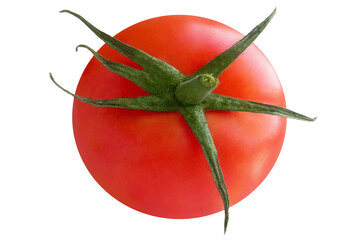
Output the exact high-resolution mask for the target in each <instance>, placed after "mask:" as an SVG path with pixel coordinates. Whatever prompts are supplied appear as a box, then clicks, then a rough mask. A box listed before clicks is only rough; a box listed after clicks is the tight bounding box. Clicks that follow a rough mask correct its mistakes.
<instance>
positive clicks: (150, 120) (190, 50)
mask: <svg viewBox="0 0 360 240" xmlns="http://www.w3.org/2000/svg"><path fill="white" fill-rule="evenodd" d="M61 12H64V13H69V14H71V15H73V16H75V17H76V18H78V19H79V20H80V21H82V22H83V23H84V24H85V25H86V26H87V27H88V28H89V29H90V30H91V31H92V32H93V33H95V34H96V35H97V36H98V37H99V38H100V39H102V40H103V41H104V42H105V45H104V46H103V47H101V48H100V49H99V50H98V51H95V50H93V49H91V48H90V47H89V46H86V45H79V46H78V47H77V49H78V48H84V49H87V50H89V51H90V52H91V53H92V54H93V58H92V59H91V60H90V62H89V64H88V65H87V67H86V69H85V70H84V72H83V74H82V76H81V79H80V81H79V83H78V87H77V90H76V93H75V94H73V93H71V92H69V91H68V90H66V89H64V88H63V87H61V86H60V85H59V84H58V83H57V82H55V80H54V78H53V76H52V75H51V74H50V78H51V80H52V81H53V82H54V83H55V84H56V85H57V86H58V87H59V88H61V89H62V90H64V91H65V92H66V93H68V94H70V95H72V96H73V97H74V98H75V99H74V104H73V130H74V135H75V140H76V144H77V147H78V150H79V153H80V155H81V158H82V160H83V162H84V164H85V166H86V167H87V169H88V170H89V172H90V173H91V175H92V176H93V177H94V179H95V180H96V181H97V182H98V184H100V185H101V187H102V188H103V189H104V190H105V191H107V192H108V193H109V194H110V195H111V196H113V197H114V198H115V199H117V200H118V201H120V202H121V203H123V204H125V205H127V206H129V207H131V208H133V209H136V210H138V211H141V212H143V213H146V214H150V215H154V216H158V217H164V218H179V219H181V218H195V217H201V216H206V215H209V214H213V213H216V212H219V211H222V210H224V212H225V220H224V231H226V227H227V223H228V219H229V207H230V206H232V205H234V204H236V203H238V202H239V201H241V200H242V199H243V198H245V197H246V196H247V195H249V194H250V193H251V192H252V191H253V190H254V189H255V188H257V187H258V186H259V184H260V183H261V182H262V181H263V180H264V179H265V177H266V176H267V175H268V173H269V172H270V170H271V169H272V167H273V165H274V164H275V162H276V160H277V158H278V155H279V153H280V150H281V147H282V144H283V140H284V136H285V129H286V118H293V119H299V120H305V121H314V120H315V118H309V117H307V116H304V115H302V114H299V113H296V112H294V111H291V110H288V109H286V104H285V97H284V93H283V90H282V87H281V84H280V81H279V79H278V76H277V74H276V72H275V70H274V68H273V67H272V65H271V63H270V62H269V60H268V59H267V58H266V57H265V55H264V54H263V53H262V52H261V51H260V50H259V48H258V47H257V46H255V45H254V44H253V41H254V40H255V39H256V38H257V37H258V35H259V34H260V33H261V32H262V31H263V30H264V29H265V27H266V26H267V25H268V24H269V22H270V21H271V19H272V18H273V16H274V14H275V12H276V9H275V10H274V11H273V12H272V13H271V14H270V15H269V16H268V17H267V18H266V19H265V20H264V21H263V22H261V23H260V24H259V25H258V26H256V27H255V28H254V29H253V30H252V31H250V32H249V33H248V34H247V35H246V36H244V35H242V34H241V33H239V32H237V31H236V30H234V29H232V28H230V27H228V26H226V25H224V24H222V23H219V22H216V21H213V20H210V19H206V18H202V17H196V16H186V15H172V16H162V17H157V18H152V19H148V20H145V21H143V22H140V23H137V24H135V25H133V26H130V27H129V28H127V29H125V30H123V31H121V32H120V33H118V34H117V35H115V36H114V37H111V36H110V35H108V34H106V33H104V32H102V31H101V30H99V29H98V28H96V27H95V26H93V25H92V24H91V23H89V22H88V21H87V20H85V19H84V18H83V17H81V16H80V15H78V14H76V13H74V12H71V11H69V10H63V11H61Z"/></svg>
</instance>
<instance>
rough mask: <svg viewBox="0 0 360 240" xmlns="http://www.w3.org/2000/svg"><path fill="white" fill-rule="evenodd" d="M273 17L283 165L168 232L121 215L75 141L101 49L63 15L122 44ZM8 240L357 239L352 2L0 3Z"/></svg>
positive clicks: (159, 224) (1, 184)
mask: <svg viewBox="0 0 360 240" xmlns="http://www.w3.org/2000/svg"><path fill="white" fill-rule="evenodd" d="M274 7H277V10H278V11H277V14H276V16H275V18H274V19H273V21H272V22H271V23H270V25H269V26H268V28H267V29H266V30H265V32H264V33H263V34H261V35H260V37H259V38H258V39H257V40H256V42H255V43H256V44H257V45H258V46H259V47H260V49H261V50H262V51H263V52H264V53H265V54H266V55H267V57H268V58H269V59H270V61H271V62H272V64H273V65H274V67H275V69H276V71H277V73H278V75H279V77H280V79H281V81H282V84H283V88H284V91H285V95H286V99H287V105H288V107H289V108H290V109H293V110H296V111H298V112H301V113H304V114H306V115H309V116H318V119H317V121H316V122H313V123H309V122H301V121H295V120H289V121H288V128H287V135H286V139H285V143H284V146H283V150H282V152H281V154H280V157H279V159H278V162H277V164H276V165H275V167H274V169H273V171H272V172H271V173H270V175H269V176H268V178H267V179H266V180H265V181H264V182H263V184H261V186H260V187H259V188H258V189H257V190H256V191H255V192H253V193H252V194H251V195H250V196H249V197H247V198H246V199H245V200H243V201H242V202H240V203H238V204H237V205H235V206H234V207H232V208H231V209H230V214H231V215H230V223H229V227H228V232H227V234H226V236H223V233H222V231H223V229H222V222H223V213H222V212H221V213H218V214H214V215H211V216H207V217H203V218H198V219H191V220H169V219H162V218H156V217H152V216H148V215H145V214H142V213H139V212H136V211H134V210H132V209H129V208H127V207H126V206H124V205H122V204H121V203H119V202H117V201H116V200H114V199H113V198H112V197H110V196H109V195H108V194H107V193H105V191H103V190H102V189H101V187H99V186H98V185H97V184H96V183H95V181H94V180H93V179H92V177H91V176H90V174H89V173H88V172H87V170H86V168H85V167H84V165H83V163H82V161H81V158H80V157H79V154H78V152H77V149H76V145H75V142H74V138H73V133H72V124H71V114H72V99H71V97H69V96H68V95H66V94H64V93H63V92H61V91H60V90H59V89H58V88H56V87H55V86H54V85H53V84H52V83H51V82H50V79H49V72H50V71H51V72H52V73H53V74H54V75H55V76H56V78H57V80H58V81H59V82H61V83H62V84H63V85H64V86H65V87H66V88H68V89H70V90H72V91H74V90H75V88H76V85H77V81H78V79H79V77H80V75H81V73H82V71H83V69H84V67H85V66H86V64H87V62H88V61H89V60H90V58H91V55H90V54H89V53H88V52H86V51H79V52H78V53H76V52H75V47H76V46H77V45H78V44H82V43H83V44H88V45H89V46H91V47H93V48H94V49H98V48H100V47H101V46H102V44H103V43H102V42H101V41H100V40H99V39H98V38H97V37H96V36H95V35H93V34H92V33H91V32H90V31H89V30H88V29H87V28H86V27H85V26H84V25H82V24H81V23H80V22H79V21H78V20H76V19H75V18H74V17H71V16H70V15H68V14H60V13H58V12H59V10H62V9H69V10H72V11H75V12H78V13H80V14H81V15H83V16H84V17H86V18H87V19H89V20H90V21H91V22H93V23H94V24H95V25H96V26H98V27H99V28H100V29H102V30H104V31H105V32H108V33H109V34H110V35H115V34H116V33H118V32H119V31H121V30H122V29H124V28H126V27H128V26H130V25H132V24H134V23H136V22H138V21H141V20H145V19H147V18H151V17H156V16H160V15H168V14H191V15H198V16H203V17H207V18H212V19H214V20H217V21H220V22H223V23H225V24H227V25H229V26H231V27H233V28H235V29H237V30H238V31H240V32H242V33H245V34H246V33H247V32H248V31H250V30H251V29H252V28H253V27H254V26H255V25H256V24H258V23H259V22H261V21H262V20H263V19H264V18H265V17H266V16H267V15H268V14H269V13H270V12H271V11H272V10H273V8H274ZM0 8H1V14H0V26H1V38H0V48H1V53H0V68H1V71H0V73H1V77H0V84H1V85H0V86H1V87H0V93H1V94H0V104H1V117H0V121H1V122H0V141H1V142H0V194H1V196H0V239H4V240H14V239H16V240H20V239H21V240H25V239H26V240H32V239H36V240H42V239H46V240H50V239H51V240H57V239H61V240H64V239H66V240H73V239H74V240H82V239H85V240H92V239H97V240H99V239H102V240H105V239H106V240H113V239H157V240H161V239H172V240H176V239H182V240H184V239H206V240H212V239H229V240H230V239H231V240H232V239H246V240H250V239H259V240H260V239H261V240H262V239H276V240H280V239H292V240H297V239H307V240H312V239H347V240H358V239H360V230H359V226H360V217H359V215H360V206H359V202H360V194H359V183H360V154H359V148H360V146H359V143H360V141H359V135H360V127H359V125H360V113H359V103H360V97H359V90H360V88H359V84H358V83H359V82H360V70H359V65H360V58H359V56H360V44H359V42H360V33H359V31H360V28H359V23H360V17H359V11H360V7H358V6H357V1H355V0H354V1H349V0H343V1H330V0H328V1H317V0H303V1H285V0H284V1H272V0H264V1H260V0H247V1H226V0H222V1H219V0H217V1H210V0H192V1H188V0H182V1H165V0H163V1H160V0H151V1H145V0H144V1H136V0H133V1H109V0H102V1H74V0H71V1H70V0H62V1H39V0H33V1H25V0H22V1H21V0H20V1H3V2H2V3H1V4H0Z"/></svg>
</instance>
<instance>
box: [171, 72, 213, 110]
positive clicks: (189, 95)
mask: <svg viewBox="0 0 360 240" xmlns="http://www.w3.org/2000/svg"><path fill="white" fill-rule="evenodd" d="M218 84H219V81H218V80H217V79H216V78H214V77H213V76H211V75H210V74H200V75H198V76H196V77H194V78H192V79H190V80H188V81H185V82H182V83H180V84H179V85H178V86H177V88H176V91H175V96H176V98H177V99H178V100H179V101H180V102H181V103H182V104H184V105H194V104H197V103H200V102H202V101H203V100H204V99H205V98H206V97H207V96H208V95H209V94H210V93H211V92H212V90H214V89H215V88H216V87H217V85H218Z"/></svg>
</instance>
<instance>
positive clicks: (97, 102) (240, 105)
mask: <svg viewBox="0 0 360 240" xmlns="http://www.w3.org/2000/svg"><path fill="white" fill-rule="evenodd" d="M61 12H66V13H69V14H71V15H73V16H75V17H77V18H78V19H79V20H80V21H82V22H83V23H84V24H85V25H86V26H87V27H88V28H89V29H90V30H91V31H92V32H93V33H95V34H96V35H97V36H98V37H99V38H100V39H102V40H103V41H104V42H105V43H106V44H107V45H109V46H110V47H112V48H113V49H115V50H116V51H118V52H119V53H121V54H122V55H124V56H126V57H128V58H129V59H131V60H133V61H134V62H136V63H137V64H139V65H140V66H141V67H142V68H143V70H139V69H135V68H132V67H129V66H127V65H124V64H121V63H118V62H114V61H110V60H108V59H106V58H104V57H103V56H101V55H100V54H98V53H97V52H96V51H94V50H93V49H91V48H90V47H89V46H86V45H79V46H77V48H76V50H78V49H79V48H85V49H87V50H89V51H90V52H91V53H92V54H93V56H94V57H95V58H96V59H97V60H98V61H99V62H100V63H101V64H102V65H103V66H105V67H106V68H107V69H108V70H110V71H111V72H113V73H116V74H118V75H120V76H122V77H124V78H126V79H128V80H130V81H132V82H133V83H135V84H137V85H138V86H139V87H140V88H142V89H144V90H145V91H146V92H148V93H149V95H147V96H140V97H132V98H114V99H104V100H102V99H92V98H86V97H82V96H79V95H76V94H74V93H71V92H70V91H68V90H66V89H65V88H63V87H62V86H60V85H59V84H58V83H57V82H56V81H55V80H54V78H53V76H52V74H51V73H50V78H51V80H52V81H53V82H54V84H55V85H56V86H58V87H59V88H60V89H62V90H63V91H65V92H66V93H68V94H70V95H71V96H73V97H74V98H76V99H78V100H80V101H82V102H85V103H87V104H91V105H94V106H97V107H114V108H125V109H135V110H146V111H157V112H179V113H180V114H181V115H182V116H183V117H184V119H185V120H186V122H187V124H188V125H189V127H190V128H191V130H192V132H193V133H194V135H195V136H196V138H197V140H198V142H199V144H200V145H201V147H202V150H203V152H204V155H205V157H206V160H207V162H208V165H209V167H210V170H211V173H212V176H213V179H214V182H215V185H216V187H217V189H218V192H219V193H220V196H221V198H222V202H223V205H224V211H225V220H224V232H226V229H227V224H228V219H229V206H230V205H229V194H228V191H227V188H226V184H225V180H224V177H223V174H222V171H221V167H220V164H219V160H218V155H217V150H216V147H215V144H214V142H213V139H212V136H211V133H210V130H209V128H208V125H207V121H206V117H205V111H207V110H220V111H243V112H253V113H262V114H271V115H277V116H282V117H288V118H294V119H298V120H305V121H314V120H315V118H310V117H307V116H305V115H302V114H299V113H296V112H294V111H291V110H288V109H286V108H282V107H278V106H274V105H269V104H264V103H258V102H252V101H247V100H243V99H237V98H233V97H228V96H224V95H219V94H215V93H213V92H212V91H213V90H214V89H215V88H216V87H217V86H218V84H219V80H218V78H219V77H220V75H221V74H222V73H223V71H224V70H225V69H226V68H227V67H228V66H229V65H230V64H231V63H232V62H234V61H235V59H236V58H237V57H238V56H239V55H240V54H241V53H242V52H243V51H245V49H246V48H247V47H249V46H250V45H251V44H252V42H253V41H254V40H255V39H256V38H257V37H258V35H259V34H260V33H261V32H262V31H263V30H264V29H265V27H266V26H267V25H268V24H269V22H270V21H271V19H272V18H273V16H274V14H275V12H276V9H275V10H274V11H273V12H272V13H271V14H270V15H269V16H268V17H267V18H266V19H265V20H264V21H263V22H261V23H260V24H259V25H258V26H256V27H255V28H254V29H253V30H252V31H250V32H249V33H248V34H247V35H246V36H245V37H244V38H242V39H241V40H239V41H238V42H236V43H235V44H234V45H233V46H231V47H230V48H229V49H227V50H226V51H224V52H223V53H221V54H219V55H218V56H216V57H215V58H214V59H212V60H211V61H210V62H208V63H207V64H205V65H204V66H203V67H201V68H200V69H198V70H197V71H196V72H194V73H193V74H191V75H188V76H186V75H184V74H183V73H181V72H180V71H179V70H178V69H176V68H175V67H173V66H171V65H169V64H168V63H166V62H164V61H162V60H160V59H157V58H155V57H153V56H151V55H149V54H147V53H145V52H143V51H141V50H139V49H137V48H134V47H132V46H130V45H128V44H125V43H123V42H121V41H120V40H118V39H116V38H113V37H111V36H109V35H108V34H106V33H104V32H102V31H101V30H99V29H97V28H96V27H94V26H93V25H92V24H90V23H89V22H88V21H87V20H85V19H84V18H83V17H81V16H80V15H78V14H76V13H74V12H71V11H69V10H63V11H61Z"/></svg>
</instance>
